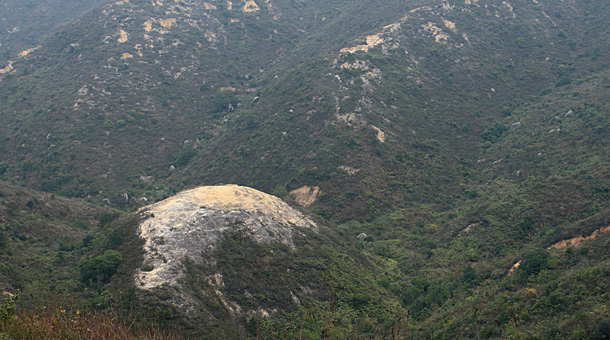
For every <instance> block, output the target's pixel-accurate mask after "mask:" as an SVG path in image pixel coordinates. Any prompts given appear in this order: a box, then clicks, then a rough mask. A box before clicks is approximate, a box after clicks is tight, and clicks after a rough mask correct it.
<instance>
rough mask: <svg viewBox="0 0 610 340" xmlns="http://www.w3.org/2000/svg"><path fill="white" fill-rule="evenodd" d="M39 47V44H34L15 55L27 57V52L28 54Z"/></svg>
mask: <svg viewBox="0 0 610 340" xmlns="http://www.w3.org/2000/svg"><path fill="white" fill-rule="evenodd" d="M39 48H40V46H36V47H32V48H28V49H27V50H25V51H21V52H19V54H18V55H17V56H18V57H19V58H24V57H27V56H28V54H30V53H32V52H34V51H36V50H37V49H39Z"/></svg>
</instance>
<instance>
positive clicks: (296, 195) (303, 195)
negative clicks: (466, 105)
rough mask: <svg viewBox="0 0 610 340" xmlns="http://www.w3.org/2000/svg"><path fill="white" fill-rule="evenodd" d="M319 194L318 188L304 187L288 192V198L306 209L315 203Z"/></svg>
mask: <svg viewBox="0 0 610 340" xmlns="http://www.w3.org/2000/svg"><path fill="white" fill-rule="evenodd" d="M319 194H320V187H310V186H307V185H306V186H304V187H301V188H298V189H296V190H292V191H291V192H290V196H292V198H293V199H294V201H295V202H297V204H299V205H301V206H303V207H308V206H310V205H312V204H314V202H315V201H316V199H317V198H318V195H319Z"/></svg>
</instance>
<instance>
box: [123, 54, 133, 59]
mask: <svg viewBox="0 0 610 340" xmlns="http://www.w3.org/2000/svg"><path fill="white" fill-rule="evenodd" d="M131 58H133V54H130V53H123V55H122V56H121V59H131Z"/></svg>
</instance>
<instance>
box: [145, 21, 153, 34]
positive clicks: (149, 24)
mask: <svg viewBox="0 0 610 340" xmlns="http://www.w3.org/2000/svg"><path fill="white" fill-rule="evenodd" d="M153 22H154V20H153V19H148V20H146V22H144V30H145V31H146V32H150V30H152V24H153Z"/></svg>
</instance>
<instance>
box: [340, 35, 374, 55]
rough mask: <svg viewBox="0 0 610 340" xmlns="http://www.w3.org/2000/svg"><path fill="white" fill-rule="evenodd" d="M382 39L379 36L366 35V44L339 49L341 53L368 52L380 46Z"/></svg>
mask: <svg viewBox="0 0 610 340" xmlns="http://www.w3.org/2000/svg"><path fill="white" fill-rule="evenodd" d="M383 41H384V40H383V38H382V37H381V36H380V35H379V34H373V35H368V36H367V37H366V44H363V45H358V46H354V47H346V48H342V49H341V51H340V52H341V53H354V52H357V51H364V52H368V50H369V49H371V48H373V47H375V46H377V45H379V44H381V43H382V42H383Z"/></svg>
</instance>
